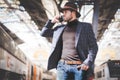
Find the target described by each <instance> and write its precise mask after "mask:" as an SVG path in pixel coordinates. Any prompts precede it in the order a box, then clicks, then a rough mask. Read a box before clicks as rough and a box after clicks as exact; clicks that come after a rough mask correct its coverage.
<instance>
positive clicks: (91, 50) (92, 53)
mask: <svg viewBox="0 0 120 80" xmlns="http://www.w3.org/2000/svg"><path fill="white" fill-rule="evenodd" d="M87 35H88V36H87V39H88V55H87V58H86V59H85V61H84V62H83V63H84V64H87V65H88V66H91V65H92V64H93V63H94V60H95V58H96V54H97V51H98V45H97V42H96V38H95V35H94V32H93V30H92V25H91V24H88V26H87Z"/></svg>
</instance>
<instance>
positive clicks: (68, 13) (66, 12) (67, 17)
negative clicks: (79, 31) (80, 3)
mask: <svg viewBox="0 0 120 80" xmlns="http://www.w3.org/2000/svg"><path fill="white" fill-rule="evenodd" d="M63 18H64V21H66V22H69V21H71V20H72V11H70V10H64V11H63Z"/></svg>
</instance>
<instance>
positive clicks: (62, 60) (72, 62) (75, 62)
mask: <svg viewBox="0 0 120 80" xmlns="http://www.w3.org/2000/svg"><path fill="white" fill-rule="evenodd" d="M60 61H61V62H64V63H66V64H71V65H72V64H82V62H81V61H68V60H64V59H61V60H60Z"/></svg>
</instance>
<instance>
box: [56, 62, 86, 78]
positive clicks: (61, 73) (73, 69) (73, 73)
mask: <svg viewBox="0 0 120 80" xmlns="http://www.w3.org/2000/svg"><path fill="white" fill-rule="evenodd" d="M77 66H78V65H68V64H65V63H64V62H61V61H59V62H58V65H57V80H86V79H85V78H86V77H85V74H86V71H83V70H78V69H77Z"/></svg>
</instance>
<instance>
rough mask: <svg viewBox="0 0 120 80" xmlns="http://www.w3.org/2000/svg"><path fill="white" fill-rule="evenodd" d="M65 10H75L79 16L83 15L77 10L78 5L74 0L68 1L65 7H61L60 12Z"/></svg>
mask: <svg viewBox="0 0 120 80" xmlns="http://www.w3.org/2000/svg"><path fill="white" fill-rule="evenodd" d="M64 10H71V11H75V12H76V16H77V18H78V17H80V16H81V15H80V13H79V12H78V11H77V5H76V4H75V3H74V2H67V3H66V4H65V5H64V7H63V8H61V9H60V12H63V11H64Z"/></svg>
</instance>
